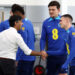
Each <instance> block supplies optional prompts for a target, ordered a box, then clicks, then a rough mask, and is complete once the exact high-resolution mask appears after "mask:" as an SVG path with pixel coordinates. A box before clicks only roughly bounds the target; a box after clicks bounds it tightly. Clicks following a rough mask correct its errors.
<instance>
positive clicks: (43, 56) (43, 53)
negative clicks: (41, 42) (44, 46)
mask: <svg viewBox="0 0 75 75" xmlns="http://www.w3.org/2000/svg"><path fill="white" fill-rule="evenodd" d="M41 57H42V59H43V60H46V58H47V57H48V54H47V53H46V52H45V51H41Z"/></svg>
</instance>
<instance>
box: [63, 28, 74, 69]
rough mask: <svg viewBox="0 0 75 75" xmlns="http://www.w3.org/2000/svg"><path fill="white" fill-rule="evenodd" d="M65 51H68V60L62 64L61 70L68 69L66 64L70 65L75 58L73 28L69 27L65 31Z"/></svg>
mask: <svg viewBox="0 0 75 75" xmlns="http://www.w3.org/2000/svg"><path fill="white" fill-rule="evenodd" d="M65 41H66V45H67V49H68V54H69V55H68V58H67V60H66V62H65V63H64V64H63V66H62V69H66V68H68V64H69V63H70V62H71V64H75V62H74V63H72V61H73V59H74V57H75V28H74V27H71V28H69V29H68V30H67V37H66V38H65Z"/></svg>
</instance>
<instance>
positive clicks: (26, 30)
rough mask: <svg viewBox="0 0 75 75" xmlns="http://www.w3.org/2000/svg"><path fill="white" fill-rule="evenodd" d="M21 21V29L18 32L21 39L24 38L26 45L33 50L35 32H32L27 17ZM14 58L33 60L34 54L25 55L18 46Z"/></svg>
mask: <svg viewBox="0 0 75 75" xmlns="http://www.w3.org/2000/svg"><path fill="white" fill-rule="evenodd" d="M22 22H23V25H22V27H21V30H20V31H19V33H20V34H21V36H22V37H23V39H24V41H25V43H26V44H27V46H28V47H29V48H30V49H32V50H35V47H34V43H35V34H34V30H33V25H32V23H31V22H30V21H29V20H28V19H24V20H23V21H22ZM16 60H17V61H18V60H24V61H34V60H35V56H27V55H25V54H24V52H23V51H22V50H21V49H20V48H18V51H17V55H16Z"/></svg>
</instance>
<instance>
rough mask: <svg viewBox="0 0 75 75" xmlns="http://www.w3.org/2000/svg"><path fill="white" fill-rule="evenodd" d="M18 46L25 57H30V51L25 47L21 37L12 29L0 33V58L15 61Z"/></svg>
mask: <svg viewBox="0 0 75 75" xmlns="http://www.w3.org/2000/svg"><path fill="white" fill-rule="evenodd" d="M18 46H19V47H20V48H21V49H22V50H23V51H24V53H25V54H26V55H30V54H31V52H32V50H31V49H29V48H28V47H27V45H26V44H25V42H24V41H23V39H22V37H21V35H20V34H19V33H18V32H17V30H16V29H15V28H13V27H10V28H9V29H7V30H4V31H3V32H1V33H0V57H3V58H9V59H16V51H17V49H18Z"/></svg>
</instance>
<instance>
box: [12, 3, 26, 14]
mask: <svg viewBox="0 0 75 75" xmlns="http://www.w3.org/2000/svg"><path fill="white" fill-rule="evenodd" d="M11 11H12V12H13V13H15V12H17V11H18V12H20V13H22V14H23V15H24V14H25V12H24V8H23V7H21V6H20V5H18V4H13V5H12V7H11Z"/></svg>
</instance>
